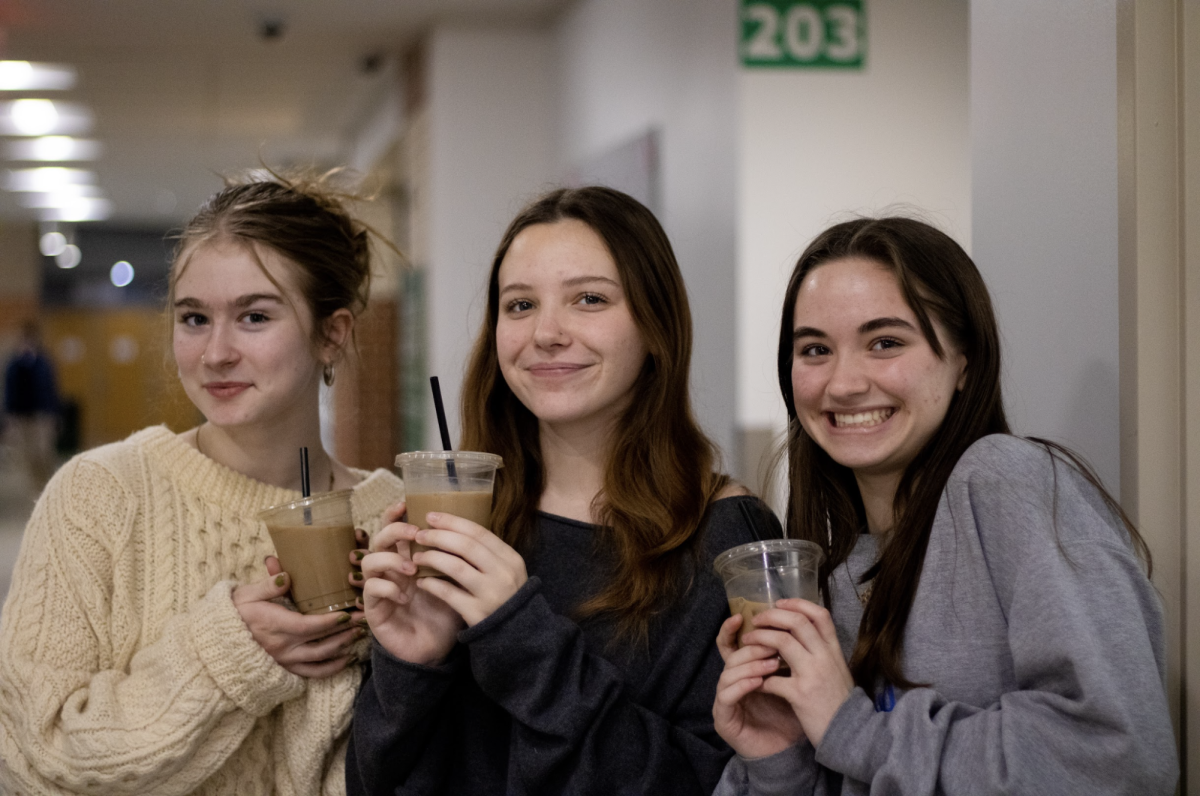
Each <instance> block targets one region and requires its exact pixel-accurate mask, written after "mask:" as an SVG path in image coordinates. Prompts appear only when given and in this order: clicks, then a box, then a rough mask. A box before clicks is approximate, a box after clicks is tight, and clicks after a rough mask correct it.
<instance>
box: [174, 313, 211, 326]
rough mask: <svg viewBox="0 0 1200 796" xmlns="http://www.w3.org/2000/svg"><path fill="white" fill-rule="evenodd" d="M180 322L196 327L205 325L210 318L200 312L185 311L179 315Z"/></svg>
mask: <svg viewBox="0 0 1200 796" xmlns="http://www.w3.org/2000/svg"><path fill="white" fill-rule="evenodd" d="M178 323H182V324H183V325H184V326H191V327H192V328H196V327H197V326H204V325H205V324H206V323H208V318H207V317H205V316H203V315H201V314H200V313H198V312H185V313H183V314H182V315H180V316H179V321H178Z"/></svg>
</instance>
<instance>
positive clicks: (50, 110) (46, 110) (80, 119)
mask: <svg viewBox="0 0 1200 796" xmlns="http://www.w3.org/2000/svg"><path fill="white" fill-rule="evenodd" d="M92 122H93V119H92V112H91V111H89V110H88V109H87V107H85V106H83V105H80V104H78V103H74V102H51V101H50V100H48V99H19V100H12V101H11V102H5V103H0V134H3V135H51V134H56V135H76V134H81V133H86V132H87V131H88V130H91V129H92Z"/></svg>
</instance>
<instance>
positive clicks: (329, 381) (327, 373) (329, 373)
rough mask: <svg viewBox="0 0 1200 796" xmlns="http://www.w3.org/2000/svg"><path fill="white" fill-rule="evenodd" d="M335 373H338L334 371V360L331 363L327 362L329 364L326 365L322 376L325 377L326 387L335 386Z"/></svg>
mask: <svg viewBox="0 0 1200 796" xmlns="http://www.w3.org/2000/svg"><path fill="white" fill-rule="evenodd" d="M334 375H336V374H335V373H334V369H333V363H332V362H330V363H329V364H327V365H326V366H325V370H324V372H323V373H322V378H323V379H324V381H325V386H326V387H332V386H333V377H334Z"/></svg>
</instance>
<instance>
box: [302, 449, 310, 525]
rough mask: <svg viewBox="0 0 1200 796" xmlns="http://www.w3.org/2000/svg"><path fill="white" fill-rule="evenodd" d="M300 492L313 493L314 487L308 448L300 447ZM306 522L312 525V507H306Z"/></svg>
mask: <svg viewBox="0 0 1200 796" xmlns="http://www.w3.org/2000/svg"><path fill="white" fill-rule="evenodd" d="M300 494H301V495H302V496H303V497H309V496H310V495H312V487H311V485H310V484H309V480H308V448H301V449H300ZM304 524H305V525H312V509H310V508H309V507H307V506H305V507H304Z"/></svg>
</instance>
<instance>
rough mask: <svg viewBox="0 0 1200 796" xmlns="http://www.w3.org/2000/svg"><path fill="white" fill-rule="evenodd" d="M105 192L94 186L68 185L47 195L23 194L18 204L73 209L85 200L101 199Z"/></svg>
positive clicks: (19, 197)
mask: <svg viewBox="0 0 1200 796" xmlns="http://www.w3.org/2000/svg"><path fill="white" fill-rule="evenodd" d="M103 196H104V194H103V192H102V191H101V190H100V189H99V188H97V187H96V186H94V185H68V186H65V187H64V188H63V189H62V190H59V191H52V192H47V193H22V194H20V195H19V196H18V197H17V202H18V203H19V204H20V205H21V206H22V207H73V206H75V205H77V204H79V202H80V200H83V199H101V198H103Z"/></svg>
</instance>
